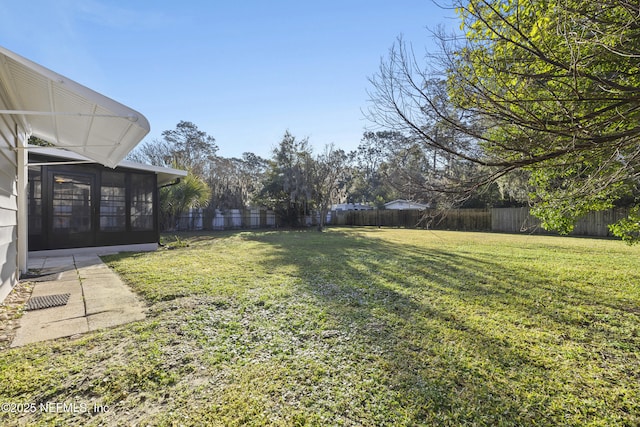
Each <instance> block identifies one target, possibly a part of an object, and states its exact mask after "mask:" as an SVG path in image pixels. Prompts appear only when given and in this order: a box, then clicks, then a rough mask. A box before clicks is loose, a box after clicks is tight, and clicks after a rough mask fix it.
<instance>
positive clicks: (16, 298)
mask: <svg viewBox="0 0 640 427" xmlns="http://www.w3.org/2000/svg"><path fill="white" fill-rule="evenodd" d="M32 291H33V283H31V282H29V281H26V280H25V281H20V282H19V283H18V284H17V285H16V286H15V287H14V288H13V289H12V290H11V292H10V293H9V295H7V298H6V299H5V300H4V301H3V302H2V304H0V351H2V350H6V349H8V348H9V346H10V345H11V342H12V341H13V338H14V337H15V335H16V330H17V329H18V328H19V326H20V317H22V313H23V312H24V307H25V305H26V303H27V301H28V300H29V297H30V296H31V292H32Z"/></svg>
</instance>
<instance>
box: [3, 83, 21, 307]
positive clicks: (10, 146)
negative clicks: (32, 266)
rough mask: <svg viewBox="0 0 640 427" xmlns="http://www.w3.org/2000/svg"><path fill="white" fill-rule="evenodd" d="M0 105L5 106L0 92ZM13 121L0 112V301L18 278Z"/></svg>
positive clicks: (15, 158) (15, 159) (16, 169)
mask: <svg viewBox="0 0 640 427" xmlns="http://www.w3.org/2000/svg"><path fill="white" fill-rule="evenodd" d="M0 108H2V109H6V106H5V104H4V103H3V102H2V97H1V93H0ZM15 134H16V124H15V122H14V121H13V119H12V116H9V115H4V114H3V115H0V262H2V268H1V269H0V302H1V301H3V300H4V299H5V297H6V296H7V295H8V294H9V292H10V291H11V289H12V288H13V287H14V286H15V285H16V283H17V281H18V264H17V253H18V232H17V225H18V216H17V212H18V203H17V199H18V185H17V184H18V181H17V180H18V168H17V155H16V152H15V150H14V148H15V144H16V136H15Z"/></svg>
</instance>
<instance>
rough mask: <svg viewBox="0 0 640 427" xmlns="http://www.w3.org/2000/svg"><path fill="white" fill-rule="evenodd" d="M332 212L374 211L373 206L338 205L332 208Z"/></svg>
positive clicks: (360, 204) (358, 204) (359, 204)
mask: <svg viewBox="0 0 640 427" xmlns="http://www.w3.org/2000/svg"><path fill="white" fill-rule="evenodd" d="M331 210H332V211H370V210H373V207H372V206H369V205H365V204H362V203H338V204H337V205H333V206H331Z"/></svg>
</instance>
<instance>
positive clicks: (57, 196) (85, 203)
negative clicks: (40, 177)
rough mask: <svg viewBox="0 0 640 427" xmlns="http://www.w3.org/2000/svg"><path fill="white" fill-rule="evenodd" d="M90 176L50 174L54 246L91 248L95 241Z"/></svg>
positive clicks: (93, 180) (92, 185)
mask: <svg viewBox="0 0 640 427" xmlns="http://www.w3.org/2000/svg"><path fill="white" fill-rule="evenodd" d="M94 184H95V179H94V176H93V175H80V174H69V173H59V172H52V180H51V186H52V194H51V210H50V212H51V223H50V224H51V234H50V235H51V238H52V239H53V240H54V241H53V242H51V243H53V244H54V245H55V246H58V247H79V246H87V245H89V246H90V245H92V244H93V243H94V240H95V233H94V232H95V229H94V221H93V215H92V214H93V207H94V204H95V200H94V194H93V193H94V191H93V187H94Z"/></svg>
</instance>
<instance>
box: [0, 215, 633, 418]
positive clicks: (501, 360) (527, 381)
mask: <svg viewBox="0 0 640 427" xmlns="http://www.w3.org/2000/svg"><path fill="white" fill-rule="evenodd" d="M168 239H171V238H170V237H168ZM180 239H181V242H183V243H184V244H183V245H179V246H181V247H177V248H176V249H173V250H165V251H158V252H155V253H147V254H121V255H117V256H110V257H107V258H105V261H106V262H107V263H108V264H109V265H110V266H111V267H112V268H113V269H115V270H116V271H117V272H118V273H119V274H120V275H121V276H122V277H123V278H124V279H125V280H126V281H127V282H128V283H129V284H130V286H131V287H132V288H133V289H134V290H135V291H136V292H137V293H138V294H140V295H141V296H142V297H143V298H144V299H145V300H146V301H147V303H148V304H149V306H150V308H149V313H148V316H147V319H146V320H145V321H142V322H137V323H134V324H129V325H125V326H122V327H118V328H114V329H109V330H106V331H102V332H99V333H93V334H87V335H84V336H83V337H82V338H81V339H78V340H58V341H55V342H49V343H40V344H36V345H32V346H28V347H25V348H21V349H13V350H9V351H5V352H2V353H0V403H2V402H38V403H39V402H47V401H54V402H86V403H87V405H88V406H91V407H92V406H93V404H94V403H97V404H101V405H108V407H109V411H107V412H106V413H99V414H91V413H90V411H89V412H88V413H81V414H73V413H55V414H51V413H49V414H43V413H39V412H37V413H33V414H22V415H19V416H18V415H16V414H9V413H1V412H0V423H2V424H7V425H11V424H18V423H20V422H22V423H30V424H34V425H38V424H41V425H51V424H53V425H55V424H56V423H58V424H59V425H73V424H74V423H75V424H77V425H100V424H101V423H102V424H107V425H132V424H136V423H137V424H140V425H166V426H170V425H225V426H226V425H291V426H296V425H345V426H351V425H354V426H355V425H367V426H385V425H388V426H402V425H407V426H413V425H427V426H428V425H451V426H457V425H478V426H485V425H486V426H500V425H503V426H514V425H522V426H530V425H541V426H557V425H574V426H583V425H593V426H616V425H620V426H634V425H638V424H640V387H639V386H638V384H639V383H640V337H639V335H640V271H639V269H638V261H639V259H640V247H628V246H625V245H624V244H622V243H620V242H615V241H607V240H594V239H576V238H559V237H541V236H513V235H498V234H484V233H458V232H442V231H438V232H431V231H420V230H397V229H364V228H362V229H348V228H344V229H332V230H330V231H328V232H325V233H317V232H296V231H277V232H242V233H235V234H233V233H218V234H209V235H206V234H201V235H198V234H195V235H183V236H180ZM186 244H188V246H186Z"/></svg>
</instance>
